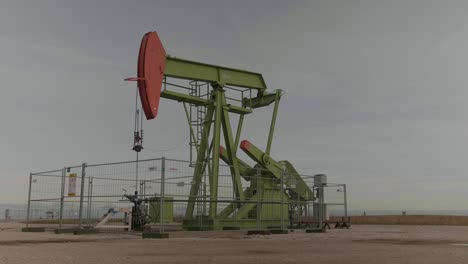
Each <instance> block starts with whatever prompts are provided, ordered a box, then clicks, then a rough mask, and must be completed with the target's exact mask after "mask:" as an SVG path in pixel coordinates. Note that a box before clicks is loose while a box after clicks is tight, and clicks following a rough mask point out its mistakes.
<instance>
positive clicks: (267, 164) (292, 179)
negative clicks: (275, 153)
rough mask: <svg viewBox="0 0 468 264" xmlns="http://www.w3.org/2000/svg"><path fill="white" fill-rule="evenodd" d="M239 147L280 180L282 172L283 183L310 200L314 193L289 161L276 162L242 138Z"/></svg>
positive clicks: (302, 197)
mask: <svg viewBox="0 0 468 264" xmlns="http://www.w3.org/2000/svg"><path fill="white" fill-rule="evenodd" d="M240 148H241V149H242V150H243V151H244V152H245V153H246V154H247V155H248V156H249V157H250V158H252V159H253V160H254V161H256V162H257V163H258V164H260V166H262V167H263V168H265V169H267V170H269V171H270V172H271V174H273V176H274V177H276V178H277V179H279V180H281V178H282V176H283V174H284V175H285V177H284V181H283V182H284V184H285V185H286V186H287V187H288V188H290V189H292V190H294V192H296V193H297V194H298V195H299V196H300V197H301V199H304V200H312V199H313V197H314V195H313V192H312V190H311V189H310V188H309V186H307V184H306V183H305V182H304V180H303V179H302V177H301V176H300V175H299V173H297V171H296V169H294V167H293V166H292V165H291V163H289V162H287V161H284V162H277V161H275V160H274V159H272V158H271V157H270V155H268V154H266V153H264V152H263V151H261V150H260V149H259V148H257V147H256V146H255V145H253V144H252V143H250V142H249V141H248V140H243V141H242V142H241V144H240Z"/></svg>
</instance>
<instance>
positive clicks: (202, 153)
mask: <svg viewBox="0 0 468 264" xmlns="http://www.w3.org/2000/svg"><path fill="white" fill-rule="evenodd" d="M213 112H214V107H213V106H211V105H210V106H208V111H207V112H206V115H205V125H204V127H203V133H202V138H203V140H202V141H201V143H200V145H199V146H198V151H197V164H196V165H195V171H194V173H193V180H192V186H191V187H190V196H189V200H188V203H187V209H186V211H185V218H186V219H191V218H192V217H193V210H194V208H195V200H196V198H197V193H198V189H199V188H200V183H201V180H202V176H203V172H204V167H205V166H206V165H205V163H206V162H207V161H206V160H205V158H206V157H207V156H208V155H209V153H207V149H208V146H207V145H208V136H209V135H210V129H211V122H212V121H213Z"/></svg>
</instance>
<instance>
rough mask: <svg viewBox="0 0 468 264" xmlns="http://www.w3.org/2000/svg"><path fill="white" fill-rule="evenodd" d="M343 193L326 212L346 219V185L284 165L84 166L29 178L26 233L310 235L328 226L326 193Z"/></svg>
mask: <svg viewBox="0 0 468 264" xmlns="http://www.w3.org/2000/svg"><path fill="white" fill-rule="evenodd" d="M217 168H218V172H215V171H213V170H216V169H217ZM210 175H218V177H213V176H210ZM233 175H234V176H233ZM343 186H344V192H342V193H341V194H344V196H341V197H342V198H341V199H338V200H337V201H333V202H331V203H330V204H329V206H338V205H340V206H344V210H343V214H342V215H343V216H346V214H347V212H346V188H345V185H339V184H338V185H336V184H333V185H332V184H327V181H326V176H325V175H315V176H305V175H300V174H298V173H297V172H296V171H295V170H294V169H293V168H292V166H290V165H288V164H284V168H283V169H282V170H281V171H280V173H278V172H276V173H272V172H271V171H269V170H265V169H262V168H257V167H248V166H244V165H243V166H238V167H237V168H235V167H230V166H227V165H220V166H212V164H196V163H195V164H194V163H193V162H189V161H183V160H174V159H166V158H160V159H150V160H139V161H138V162H136V161H128V162H117V163H106V164H93V165H90V164H82V165H80V166H72V167H64V168H62V169H59V170H54V171H47V172H39V173H31V174H30V185H29V199H28V208H27V222H26V225H27V227H28V226H29V225H33V224H34V225H40V226H43V227H46V228H51V229H58V230H64V229H71V230H73V229H75V230H76V229H85V228H96V229H100V230H113V231H124V230H135V231H142V230H145V229H151V230H158V231H160V232H165V231H177V230H221V229H224V230H232V229H286V228H313V227H321V226H322V223H323V222H324V221H326V220H327V215H328V214H327V201H326V200H327V198H328V196H327V195H326V194H327V192H328V189H332V191H334V192H336V190H335V189H337V187H339V188H343ZM335 198H336V197H335Z"/></svg>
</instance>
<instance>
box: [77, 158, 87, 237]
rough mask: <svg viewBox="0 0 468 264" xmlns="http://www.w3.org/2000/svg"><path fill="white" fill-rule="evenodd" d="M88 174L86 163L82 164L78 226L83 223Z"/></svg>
mask: <svg viewBox="0 0 468 264" xmlns="http://www.w3.org/2000/svg"><path fill="white" fill-rule="evenodd" d="M85 176H86V163H83V164H81V189H80V211H79V212H78V228H79V229H81V225H82V224H83V198H84V197H83V195H84V185H85Z"/></svg>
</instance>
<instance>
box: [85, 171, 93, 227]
mask: <svg viewBox="0 0 468 264" xmlns="http://www.w3.org/2000/svg"><path fill="white" fill-rule="evenodd" d="M92 193H93V177H88V200H87V204H86V206H87V209H86V219H87V224H88V225H89V223H90V218H91V197H92Z"/></svg>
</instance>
